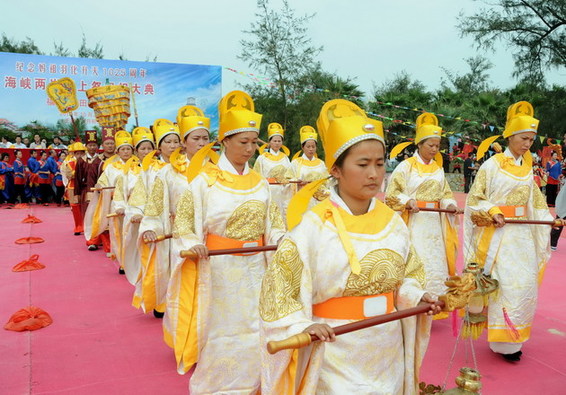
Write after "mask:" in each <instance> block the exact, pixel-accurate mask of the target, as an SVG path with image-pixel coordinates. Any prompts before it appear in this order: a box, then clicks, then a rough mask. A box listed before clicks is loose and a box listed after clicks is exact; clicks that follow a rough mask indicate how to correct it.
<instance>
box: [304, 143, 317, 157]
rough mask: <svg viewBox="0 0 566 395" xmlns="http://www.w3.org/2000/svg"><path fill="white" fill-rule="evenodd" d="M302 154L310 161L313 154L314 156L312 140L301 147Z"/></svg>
mask: <svg viewBox="0 0 566 395" xmlns="http://www.w3.org/2000/svg"><path fill="white" fill-rule="evenodd" d="M303 152H304V153H305V155H306V156H307V158H309V159H312V158H313V156H314V154H316V142H315V141H314V140H308V141H307V142H305V144H304V145H303Z"/></svg>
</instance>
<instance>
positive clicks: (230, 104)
mask: <svg viewBox="0 0 566 395" xmlns="http://www.w3.org/2000/svg"><path fill="white" fill-rule="evenodd" d="M254 110H255V105H254V101H253V100H252V98H251V97H250V95H248V94H247V93H245V92H242V91H232V92H229V93H227V94H226V95H225V96H224V97H223V98H222V100H220V103H219V104H218V113H219V115H220V125H219V128H218V140H219V141H222V140H224V138H226V137H228V136H231V135H233V134H236V133H242V132H256V133H257V134H258V135H259V128H260V126H261V117H262V116H261V114H258V113H256V112H254Z"/></svg>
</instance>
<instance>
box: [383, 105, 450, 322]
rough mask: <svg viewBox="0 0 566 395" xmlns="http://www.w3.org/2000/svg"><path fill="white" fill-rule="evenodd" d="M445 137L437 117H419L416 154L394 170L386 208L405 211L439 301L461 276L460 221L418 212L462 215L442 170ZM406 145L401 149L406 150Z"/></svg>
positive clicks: (431, 287)
mask: <svg viewBox="0 0 566 395" xmlns="http://www.w3.org/2000/svg"><path fill="white" fill-rule="evenodd" d="M441 133H442V128H441V127H440V126H439V125H438V120H437V118H436V116H435V115H434V114H430V113H423V114H421V115H420V116H419V117H418V118H417V131H416V137H415V144H416V145H417V150H416V151H415V154H414V155H413V157H411V158H408V159H406V160H404V161H403V162H401V163H400V164H399V165H398V166H397V167H396V168H395V170H394V171H393V173H392V174H391V177H390V181H389V184H388V186H387V190H386V192H385V202H386V204H387V205H388V206H389V207H391V208H392V209H393V210H396V211H400V212H401V215H402V217H403V219H404V220H405V222H406V223H407V226H408V228H409V232H410V235H411V242H412V244H413V246H414V248H415V251H416V253H417V255H418V256H419V258H420V259H421V260H422V262H423V264H424V267H425V272H426V278H427V284H426V288H425V289H426V290H427V291H428V292H430V293H431V294H432V295H434V296H440V295H442V294H444V293H445V291H446V285H444V281H445V280H446V278H447V277H448V276H452V275H454V274H455V273H456V256H457V248H458V229H457V220H458V218H457V216H455V215H454V214H447V213H436V212H425V211H419V208H439V209H448V210H454V211H456V210H457V207H456V200H455V199H454V195H453V193H452V190H451V189H450V186H449V184H448V180H447V179H446V177H445V174H444V170H443V167H442V159H441V158H442V157H441V156H440V152H439V148H440V138H441ZM401 144H403V145H398V147H404V146H406V145H407V143H401ZM395 151H396V149H395V148H394V149H393V151H392V155H393V154H395V156H396V153H395ZM435 158H436V159H438V160H439V161H440V164H439V163H437V161H436V160H435ZM446 317H448V314H446V313H441V314H440V315H439V316H438V317H435V318H436V319H438V318H446Z"/></svg>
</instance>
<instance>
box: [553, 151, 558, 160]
mask: <svg viewBox="0 0 566 395" xmlns="http://www.w3.org/2000/svg"><path fill="white" fill-rule="evenodd" d="M552 159H554V160H557V159H558V153H556V152H553V153H552Z"/></svg>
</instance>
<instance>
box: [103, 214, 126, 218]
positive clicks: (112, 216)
mask: <svg viewBox="0 0 566 395" xmlns="http://www.w3.org/2000/svg"><path fill="white" fill-rule="evenodd" d="M123 215H124V214H120V213H110V214H106V218H114V217H121V216H123Z"/></svg>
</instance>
